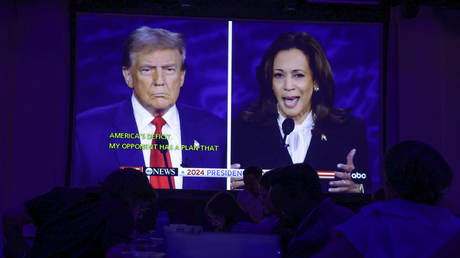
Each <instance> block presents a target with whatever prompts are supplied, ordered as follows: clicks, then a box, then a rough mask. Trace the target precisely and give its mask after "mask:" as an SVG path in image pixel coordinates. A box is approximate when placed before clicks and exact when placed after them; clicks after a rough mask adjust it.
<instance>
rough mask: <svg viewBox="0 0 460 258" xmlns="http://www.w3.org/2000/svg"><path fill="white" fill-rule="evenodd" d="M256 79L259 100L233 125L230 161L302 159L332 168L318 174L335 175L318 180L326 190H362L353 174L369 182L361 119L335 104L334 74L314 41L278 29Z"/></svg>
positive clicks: (275, 163)
mask: <svg viewBox="0 0 460 258" xmlns="http://www.w3.org/2000/svg"><path fill="white" fill-rule="evenodd" d="M257 80H258V83H259V87H260V97H259V100H258V101H257V102H256V104H255V105H253V106H251V107H249V108H248V109H246V110H244V111H243V112H242V113H241V117H240V118H238V119H237V120H236V121H234V123H233V125H232V130H233V132H232V163H238V164H240V165H241V166H242V167H243V168H244V167H247V166H252V165H254V166H260V167H262V168H266V169H271V168H275V167H281V166H286V165H289V164H293V163H302V162H306V163H309V164H310V165H311V166H312V167H314V168H315V169H316V170H318V171H330V172H329V173H327V172H325V173H322V174H320V178H321V179H323V178H327V177H329V179H333V180H331V181H329V180H322V181H323V189H324V190H326V191H329V192H355V193H358V192H363V191H364V188H363V184H362V183H361V182H358V181H356V182H354V181H353V180H352V176H353V177H354V178H356V179H357V177H360V178H361V179H364V181H363V182H366V181H370V178H369V177H368V176H367V167H368V165H367V164H368V160H367V159H368V153H367V139H366V130H365V127H364V123H363V122H362V121H361V120H360V119H358V118H357V117H355V116H353V115H352V114H350V113H349V112H348V111H347V110H344V109H340V108H337V107H335V106H334V88H335V85H334V78H333V74H332V70H331V67H330V65H329V61H328V59H327V57H326V55H325V53H324V51H323V49H322V47H321V45H320V44H319V43H318V41H316V39H314V38H313V37H312V36H311V35H309V34H307V33H305V32H298V33H285V34H281V35H280V36H278V38H277V39H276V40H275V41H274V42H273V43H272V44H271V45H270V47H269V48H268V50H267V51H266V52H265V54H264V56H263V58H262V61H261V63H260V64H259V66H258V67H257ZM290 123H291V124H290ZM337 170H339V171H337ZM354 170H355V171H354ZM352 171H353V175H352ZM363 177H364V178H363ZM366 178H368V180H366ZM337 179H338V180H337ZM366 187H367V186H366Z"/></svg>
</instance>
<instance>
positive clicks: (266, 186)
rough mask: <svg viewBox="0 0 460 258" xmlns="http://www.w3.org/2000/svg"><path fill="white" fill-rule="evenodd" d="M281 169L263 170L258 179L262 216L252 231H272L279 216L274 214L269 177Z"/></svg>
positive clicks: (274, 229)
mask: <svg viewBox="0 0 460 258" xmlns="http://www.w3.org/2000/svg"><path fill="white" fill-rule="evenodd" d="M280 170H281V169H279V168H277V169H272V170H270V171H268V172H265V173H264V174H263V175H262V177H261V178H260V181H259V192H260V200H261V202H262V207H263V214H264V218H263V219H262V220H261V221H259V223H257V224H256V226H255V227H254V229H253V230H252V232H254V233H274V232H276V226H277V224H278V221H279V218H278V216H276V215H275V214H274V207H273V202H272V200H271V198H270V187H271V178H272V177H273V175H275V174H276V173H277V172H279V171H280Z"/></svg>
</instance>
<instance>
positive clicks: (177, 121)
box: [72, 26, 226, 189]
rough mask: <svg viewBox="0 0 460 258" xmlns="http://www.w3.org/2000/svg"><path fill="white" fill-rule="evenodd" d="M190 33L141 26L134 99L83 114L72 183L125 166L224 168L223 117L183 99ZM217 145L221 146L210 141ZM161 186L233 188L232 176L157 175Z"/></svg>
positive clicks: (135, 37) (130, 53)
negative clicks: (180, 100)
mask: <svg viewBox="0 0 460 258" xmlns="http://www.w3.org/2000/svg"><path fill="white" fill-rule="evenodd" d="M185 52H186V51H185V42H184V38H183V36H182V34H180V33H175V32H171V31H168V30H165V29H159V28H155V29H153V28H150V27H146V26H144V27H141V28H138V29H136V30H135V31H133V32H132V33H131V34H130V35H129V38H128V40H127V42H126V44H125V47H124V52H123V64H122V72H123V77H124V79H125V82H126V84H127V85H128V87H129V88H131V89H133V94H132V95H131V97H130V98H129V99H126V100H125V101H123V102H120V103H116V104H114V105H110V106H106V107H99V108H96V109H93V110H90V111H87V112H84V113H82V114H80V115H78V116H77V121H76V130H75V144H74V167H73V168H74V170H73V175H72V177H73V178H72V179H73V180H72V184H73V185H76V186H86V185H94V184H97V183H98V181H99V180H100V179H102V178H104V177H105V176H106V175H107V173H109V172H110V171H112V170H114V169H117V168H119V167H120V166H121V167H123V166H131V167H133V166H134V167H144V166H146V167H176V168H177V167H179V166H183V167H224V166H225V150H226V147H225V135H226V128H225V124H224V122H223V121H221V120H220V119H218V118H217V117H214V116H212V115H210V114H208V113H206V112H203V111H201V110H198V109H196V108H193V107H190V106H185V105H180V104H177V105H176V101H177V100H178V98H179V94H180V90H181V87H182V86H183V84H184V80H185V74H186V63H185ZM203 146H213V148H203ZM150 183H151V184H152V186H153V187H154V188H163V189H182V188H184V189H225V187H226V185H225V184H226V182H225V179H214V178H183V180H182V177H168V176H164V177H163V176H162V177H151V178H150Z"/></svg>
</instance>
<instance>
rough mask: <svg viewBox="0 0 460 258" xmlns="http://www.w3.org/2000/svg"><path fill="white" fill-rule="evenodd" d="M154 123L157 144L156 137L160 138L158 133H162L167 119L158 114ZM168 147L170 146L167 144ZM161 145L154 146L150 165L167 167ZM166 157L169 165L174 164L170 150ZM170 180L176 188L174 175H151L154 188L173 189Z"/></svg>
mask: <svg viewBox="0 0 460 258" xmlns="http://www.w3.org/2000/svg"><path fill="white" fill-rule="evenodd" d="M152 124H153V125H155V128H156V129H155V135H156V137H154V139H153V140H152V145H153V146H155V139H156V138H158V135H161V134H162V133H161V129H162V128H163V125H165V124H166V121H165V120H164V119H163V118H162V117H161V116H157V117H155V118H154V119H153V121H152ZM165 147H168V146H165ZM159 148H160V146H159V145H157V146H156V149H155V148H153V149H152V150H151V151H150V166H151V167H161V168H164V167H167V166H166V164H165V159H164V156H163V153H161V152H160V150H159ZM166 158H167V160H168V165H169V167H171V166H172V164H171V157H170V156H169V150H168V151H166ZM170 182H171V187H172V189H175V188H176V187H175V185H174V177H171V176H151V177H150V184H151V185H152V187H153V188H155V189H171V187H170Z"/></svg>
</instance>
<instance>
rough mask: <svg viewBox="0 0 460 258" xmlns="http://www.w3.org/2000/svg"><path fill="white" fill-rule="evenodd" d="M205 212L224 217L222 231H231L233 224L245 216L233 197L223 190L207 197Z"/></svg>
mask: <svg viewBox="0 0 460 258" xmlns="http://www.w3.org/2000/svg"><path fill="white" fill-rule="evenodd" d="M205 212H206V214H213V215H215V216H221V217H223V218H224V219H225V225H224V227H223V231H224V232H229V231H231V229H232V227H233V225H234V224H235V223H237V222H238V220H239V219H241V218H243V217H244V216H245V215H244V212H243V210H241V208H240V206H239V205H238V203H237V202H236V200H235V198H234V197H233V196H232V195H231V194H230V193H228V192H224V191H221V192H218V193H216V194H215V195H213V196H212V197H211V199H209V201H208V203H206V207H205Z"/></svg>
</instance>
